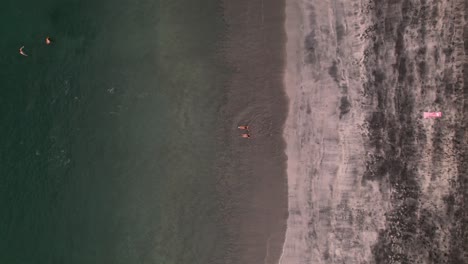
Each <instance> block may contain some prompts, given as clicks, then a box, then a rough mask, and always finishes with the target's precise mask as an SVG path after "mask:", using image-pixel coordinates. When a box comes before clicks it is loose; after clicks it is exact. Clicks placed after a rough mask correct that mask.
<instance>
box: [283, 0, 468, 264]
mask: <svg viewBox="0 0 468 264" xmlns="http://www.w3.org/2000/svg"><path fill="white" fill-rule="evenodd" d="M465 16H466V6H465V4H464V3H463V1H432V0H428V1H424V2H411V1H392V2H391V3H390V2H388V3H387V2H385V1H356V0H353V1H347V0H336V1H333V0H326V1H319V0H292V1H286V26H285V28H286V34H287V44H286V71H285V76H284V84H285V87H286V92H287V95H288V97H289V114H288V117H287V121H286V126H285V130H284V137H285V139H286V143H287V148H286V154H287V156H288V163H287V175H288V176H287V177H288V205H289V218H288V222H287V231H286V239H285V243H284V245H283V251H282V254H281V258H280V262H279V263H280V264H302V263H347V264H349V263H466V261H467V256H466V248H465V247H466V245H467V244H468V243H467V241H466V240H467V236H466V232H467V229H466V223H467V222H468V221H467V215H466V205H465V201H466V185H465V184H466V183H465V182H466V178H467V176H466V171H467V168H466V167H467V162H466V152H467V147H466V146H467V132H466V120H467V117H466V116H467V115H466V113H467V107H466V104H467V103H466V100H465V97H464V96H465V95H466V94H467V88H466V85H465V83H466V80H464V76H463V72H462V71H463V69H464V68H465V67H466V57H465V53H466V51H465V50H464V44H465V45H466V43H465V41H466V39H464V38H463V36H464V35H463V34H464V30H465V29H464V27H466V26H465V24H466V23H465ZM465 35H466V34H465ZM424 111H441V112H443V117H442V118H439V119H423V118H422V114H423V112H424Z"/></svg>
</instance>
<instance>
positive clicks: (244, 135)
mask: <svg viewBox="0 0 468 264" xmlns="http://www.w3.org/2000/svg"><path fill="white" fill-rule="evenodd" d="M242 137H243V138H250V135H249V134H242Z"/></svg>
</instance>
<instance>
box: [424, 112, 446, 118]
mask: <svg viewBox="0 0 468 264" xmlns="http://www.w3.org/2000/svg"><path fill="white" fill-rule="evenodd" d="M439 117H442V112H424V118H439Z"/></svg>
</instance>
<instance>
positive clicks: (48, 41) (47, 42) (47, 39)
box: [45, 37, 52, 45]
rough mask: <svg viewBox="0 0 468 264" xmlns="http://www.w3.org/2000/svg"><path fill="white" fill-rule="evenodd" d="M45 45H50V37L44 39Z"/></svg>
mask: <svg viewBox="0 0 468 264" xmlns="http://www.w3.org/2000/svg"><path fill="white" fill-rule="evenodd" d="M45 43H46V44H47V45H50V44H52V39H51V38H50V37H46V39H45Z"/></svg>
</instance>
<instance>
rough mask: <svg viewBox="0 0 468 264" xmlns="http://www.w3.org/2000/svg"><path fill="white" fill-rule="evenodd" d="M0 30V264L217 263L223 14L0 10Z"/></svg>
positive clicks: (132, 7)
mask: <svg viewBox="0 0 468 264" xmlns="http://www.w3.org/2000/svg"><path fill="white" fill-rule="evenodd" d="M0 22H1V23H0V35H1V36H2V40H1V41H0V125H1V128H0V263H10V264H16V263H18V264H23V263H24V264H26V263H68V264H73V263H77V264H78V263H79V264H84V263H87V264H91V263H99V264H104V263H132V264H133V263H165V264H171V263H190V264H195V263H203V264H206V263H223V257H224V256H225V254H226V250H227V247H228V245H227V242H226V241H228V240H229V239H228V238H227V237H226V231H225V226H224V224H223V221H222V219H221V214H220V213H219V207H220V197H219V195H218V194H219V193H218V192H217V191H216V173H215V171H214V169H213V160H214V159H215V157H216V155H217V151H218V148H219V145H218V144H217V143H216V140H213V138H217V139H219V136H216V135H217V133H218V132H217V130H216V129H214V128H216V127H217V126H218V125H219V122H221V121H220V120H222V116H220V114H219V113H220V112H219V109H220V107H221V104H222V103H223V98H225V88H224V86H223V83H224V80H225V77H226V76H227V74H229V72H228V69H227V68H226V67H223V66H222V61H221V60H220V59H219V56H217V55H218V52H219V46H220V42H219V41H220V39H221V38H222V37H223V34H224V33H223V32H224V30H225V29H224V25H223V21H222V10H221V8H220V1H218V0H203V1H202V0H159V1H158V0H140V1H130V0H114V1H110V0H93V1H91V0H45V1H32V0H25V1H13V0H6V1H3V2H2V7H1V8H0ZM46 36H50V37H51V38H52V39H53V41H54V42H53V44H52V45H50V46H47V45H46V44H45V41H44V39H45V37H46ZM23 45H24V46H25V48H24V51H25V52H26V53H27V54H28V55H29V56H28V57H22V56H20V55H19V54H18V49H19V47H21V46H23Z"/></svg>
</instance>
